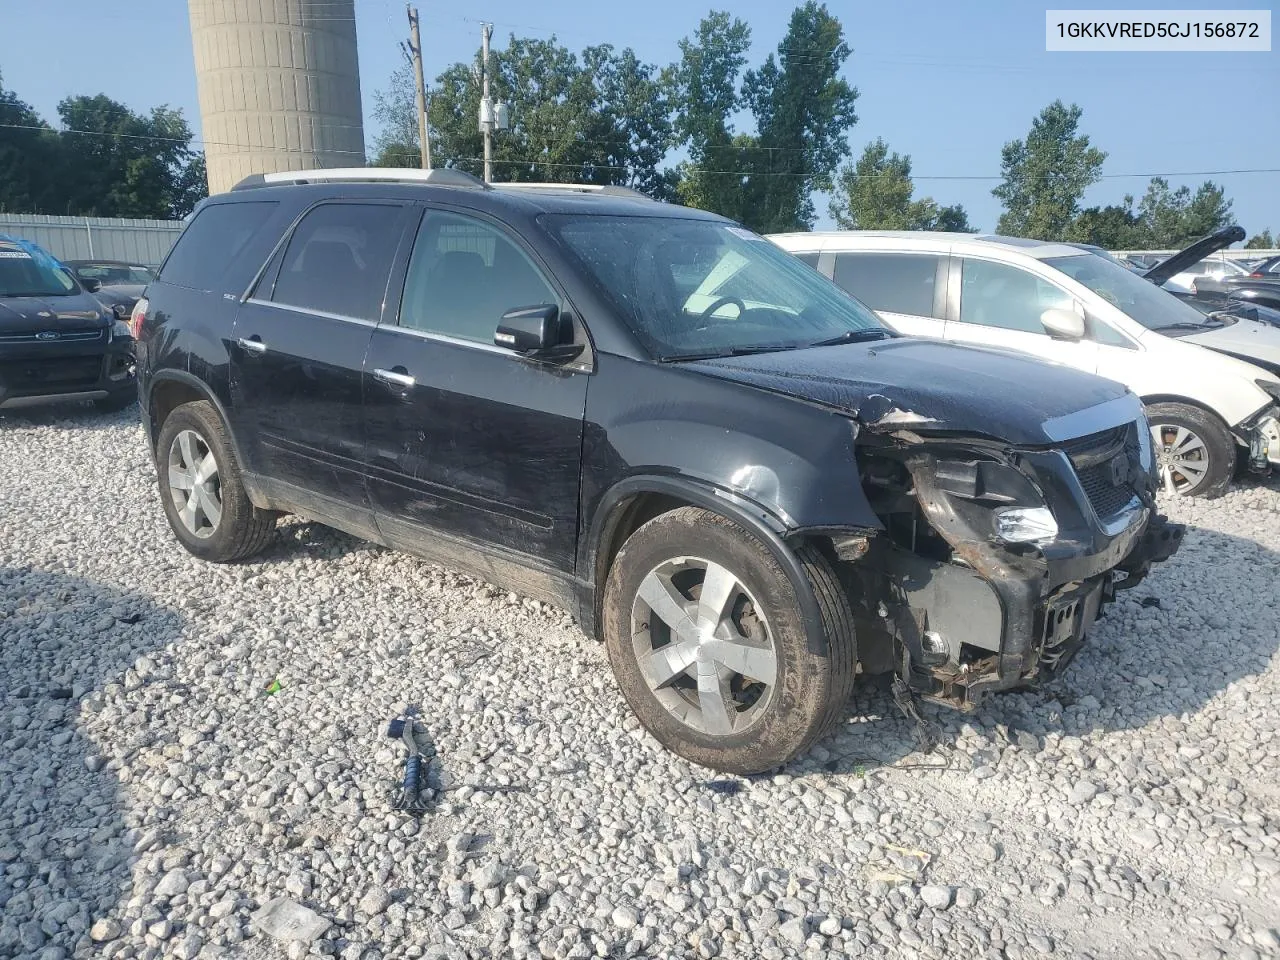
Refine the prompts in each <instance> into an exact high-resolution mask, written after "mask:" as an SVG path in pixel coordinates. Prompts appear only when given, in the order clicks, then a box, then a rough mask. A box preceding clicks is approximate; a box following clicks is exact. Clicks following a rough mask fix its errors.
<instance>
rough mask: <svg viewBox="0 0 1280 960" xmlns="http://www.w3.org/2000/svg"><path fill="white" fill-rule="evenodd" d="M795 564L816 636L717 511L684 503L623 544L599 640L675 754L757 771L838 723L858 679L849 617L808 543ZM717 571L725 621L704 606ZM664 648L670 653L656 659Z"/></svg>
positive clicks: (781, 582)
mask: <svg viewBox="0 0 1280 960" xmlns="http://www.w3.org/2000/svg"><path fill="white" fill-rule="evenodd" d="M797 556H798V558H799V560H800V562H801V564H802V566H803V568H804V571H805V574H806V575H807V577H808V580H809V585H810V586H811V587H812V589H813V591H814V594H815V595H816V597H817V599H818V605H819V609H820V611H821V614H822V621H823V630H822V635H821V636H817V637H810V636H808V635H807V633H806V630H805V626H804V620H803V616H802V614H801V607H800V601H799V599H798V597H797V594H796V590H795V587H794V586H793V585H792V583H791V581H790V579H789V578H788V577H787V575H786V573H785V572H784V571H783V569H782V567H781V566H779V564H778V562H777V560H776V559H775V558H774V556H773V554H772V553H771V552H770V550H769V549H768V547H766V546H765V545H764V544H763V543H761V542H760V540H758V539H757V538H756V537H755V536H753V535H752V534H750V533H748V532H747V531H746V530H744V529H742V528H741V527H739V526H738V525H737V524H735V523H733V522H732V521H730V520H728V519H726V518H724V517H722V516H719V515H718V514H714V513H711V512H710V511H707V510H702V509H698V508H695V507H683V508H681V509H678V510H674V511H672V512H670V513H666V514H663V515H661V516H659V517H656V518H654V519H653V520H650V521H649V522H648V523H646V524H644V525H643V526H642V527H640V529H638V530H637V531H636V532H635V533H633V534H632V535H631V537H630V538H629V539H628V540H627V542H626V543H625V544H624V545H623V547H622V549H621V550H620V551H619V553H618V555H617V557H616V558H615V559H614V561H613V565H612V567H611V568H610V570H609V578H608V582H607V584H606V587H605V598H604V636H605V646H606V649H607V650H608V654H609V661H610V663H611V664H612V666H613V672H614V676H615V677H616V678H617V680H618V685H619V686H620V687H621V688H622V693H623V696H625V697H626V700H627V703H628V704H629V705H630V706H631V709H632V710H633V711H634V712H635V714H636V716H637V717H638V718H639V719H640V722H641V723H642V724H644V726H645V728H646V729H647V730H648V731H649V732H650V733H652V734H653V735H654V737H656V738H657V739H658V741H659V742H661V743H662V744H663V746H665V747H666V748H667V749H669V750H671V751H672V752H674V753H676V754H679V755H680V756H682V757H684V758H685V759H687V760H691V761H693V762H694V763H697V764H701V765H703V766H706V767H711V768H712V769H715V770H721V771H724V772H726V773H736V774H753V773H760V772H762V771H765V770H770V769H773V768H776V767H779V766H781V765H782V764H785V763H786V762H787V761H789V760H790V759H792V758H793V757H794V756H795V755H796V754H798V753H800V752H801V751H803V750H805V749H807V748H808V747H809V746H810V745H811V744H813V742H814V741H816V740H817V739H818V738H819V737H821V736H822V735H823V734H824V733H826V732H827V730H829V729H830V727H831V726H832V725H833V724H834V723H835V721H836V720H837V719H839V717H840V715H841V713H842V712H843V710H844V708H845V706H846V705H847V703H848V700H849V697H850V694H851V693H852V691H853V682H854V677H855V674H856V671H857V659H858V658H857V648H856V643H855V638H854V630H853V618H852V614H851V612H850V609H849V603H848V600H847V599H846V598H845V595H844V593H843V591H842V590H841V589H840V585H839V583H838V581H837V579H836V576H835V572H834V571H833V570H832V569H831V566H830V564H829V563H828V562H827V561H826V560H825V559H824V558H823V557H822V555H821V554H819V553H818V552H817V551H816V550H813V549H812V548H810V547H801V548H800V549H799V550H798V551H797ZM713 569H714V571H715V572H714V574H713V573H712V570H713ZM712 576H714V582H715V583H716V585H717V587H718V589H717V590H716V594H715V596H716V597H726V598H728V599H727V600H726V601H725V602H724V603H719V602H717V601H716V600H712V602H711V603H710V607H711V608H712V609H720V610H723V612H724V615H723V616H720V617H719V619H718V620H717V619H716V617H715V616H714V615H712V616H706V615H703V614H702V613H701V611H700V603H699V599H700V597H701V593H702V587H703V586H704V585H705V584H706V583H707V582H708V578H709V577H712ZM728 577H731V578H732V580H733V581H734V582H733V585H732V587H726V586H725V584H726V583H727V578H728ZM656 590H660V591H661V592H660V593H657V592H655V591H656ZM672 603H674V604H675V605H674V606H673V605H672ZM660 611H663V612H665V616H666V618H667V619H664V618H663V615H662V613H661V612H660ZM761 612H763V616H761V615H760V614H761ZM655 614H656V615H655ZM671 621H675V622H676V624H678V626H676V628H675V629H673V623H672V622H671ZM739 640H740V641H742V642H740V643H739V642H737V641H739ZM769 649H772V656H771V657H770V655H768V653H767V651H768V650H769ZM656 650H666V651H667V652H666V653H662V654H660V655H658V659H656V660H655V654H654V651H656ZM762 650H764V651H766V653H764V654H762V653H761V651H762ZM695 651H696V652H695ZM726 660H728V661H731V662H732V663H733V664H735V665H736V667H737V669H734V668H733V667H731V666H729V665H728V664H726V662H725V661H726ZM686 661H687V662H688V663H687V666H685V667H684V669H681V667H682V665H684V664H686ZM642 663H643V664H644V665H643V666H642ZM747 670H755V671H756V674H757V675H755V676H753V675H752V674H750V673H746V672H744V671H747ZM770 670H772V681H773V682H772V683H769V682H767V679H766V678H768V677H769V673H770ZM699 673H701V674H702V680H703V682H704V683H705V685H706V687H707V689H706V691H700V690H699V689H698V687H699V680H698V675H699ZM752 680H756V681H757V682H754V683H752V682H750V681H752ZM704 693H705V699H704ZM704 706H706V707H708V708H710V709H706V710H704V709H703V708H704Z"/></svg>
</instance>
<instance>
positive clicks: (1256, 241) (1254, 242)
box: [1244, 229, 1276, 250]
mask: <svg viewBox="0 0 1280 960" xmlns="http://www.w3.org/2000/svg"><path fill="white" fill-rule="evenodd" d="M1275 246H1276V243H1275V241H1274V240H1272V239H1271V231H1270V230H1269V229H1268V230H1263V231H1262V232H1261V233H1255V234H1254V235H1253V236H1252V237H1250V238H1249V242H1248V243H1246V244H1245V245H1244V247H1245V249H1246V250H1274V249H1275Z"/></svg>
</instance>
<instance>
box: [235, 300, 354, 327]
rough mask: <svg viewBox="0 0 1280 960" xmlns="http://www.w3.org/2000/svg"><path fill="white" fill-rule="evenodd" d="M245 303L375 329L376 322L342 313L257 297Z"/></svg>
mask: <svg viewBox="0 0 1280 960" xmlns="http://www.w3.org/2000/svg"><path fill="white" fill-rule="evenodd" d="M245 303H252V304H255V305H256V306H259V307H273V308H274V309H276V310H288V311H289V312H290V313H301V314H305V315H306V316H308V317H320V318H321V319H322V320H345V321H346V322H347V323H358V324H360V325H361V326H365V327H376V326H377V325H378V322H377V321H376V320H365V319H364V318H363V317H348V316H347V315H346V314H344V313H329V312H327V311H325V310H312V309H311V308H310V307H294V306H291V305H290V304H287V303H276V302H274V301H272V300H261V299H259V298H258V297H250V298H249V299H248V300H246V301H245Z"/></svg>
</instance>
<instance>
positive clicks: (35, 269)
mask: <svg viewBox="0 0 1280 960" xmlns="http://www.w3.org/2000/svg"><path fill="white" fill-rule="evenodd" d="M79 292H80V290H79V288H78V287H77V286H76V284H75V281H74V280H72V279H71V277H69V276H68V275H67V274H66V272H65V271H63V270H62V269H61V268H60V267H59V266H58V262H57V261H56V260H54V259H53V257H51V256H49V255H48V254H47V253H45V252H44V251H43V250H41V249H40V248H39V247H35V246H30V245H28V244H18V243H0V297H68V296H71V295H72V294H75V293H79Z"/></svg>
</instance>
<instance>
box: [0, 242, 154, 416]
mask: <svg viewBox="0 0 1280 960" xmlns="http://www.w3.org/2000/svg"><path fill="white" fill-rule="evenodd" d="M136 398H137V385H136V384H135V383H134V363H133V337H132V336H130V334H129V329H128V327H126V326H125V324H124V323H123V322H122V321H121V319H120V318H119V317H118V315H117V314H116V313H115V312H113V311H112V310H110V309H109V308H107V307H105V306H103V304H102V303H100V302H99V301H98V300H97V299H95V298H94V297H92V296H90V295H89V291H87V290H86V289H84V287H82V286H81V284H80V283H79V282H78V281H77V280H76V279H75V277H73V276H72V275H71V272H70V271H69V270H67V269H66V268H65V267H63V266H62V265H61V264H60V263H58V261H57V260H55V259H54V258H53V257H52V256H51V255H50V254H48V253H46V252H45V251H44V250H42V249H41V248H40V247H39V246H37V245H36V244H34V243H31V242H29V241H25V240H18V239H15V238H13V237H8V236H5V235H3V234H0V409H10V408H12V407H27V406H32V405H33V404H42V403H51V402H56V401H64V400H95V401H97V403H98V405H99V406H102V407H106V408H108V409H120V408H122V407H125V406H128V405H129V404H131V403H133V402H134V400H135V399H136Z"/></svg>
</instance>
